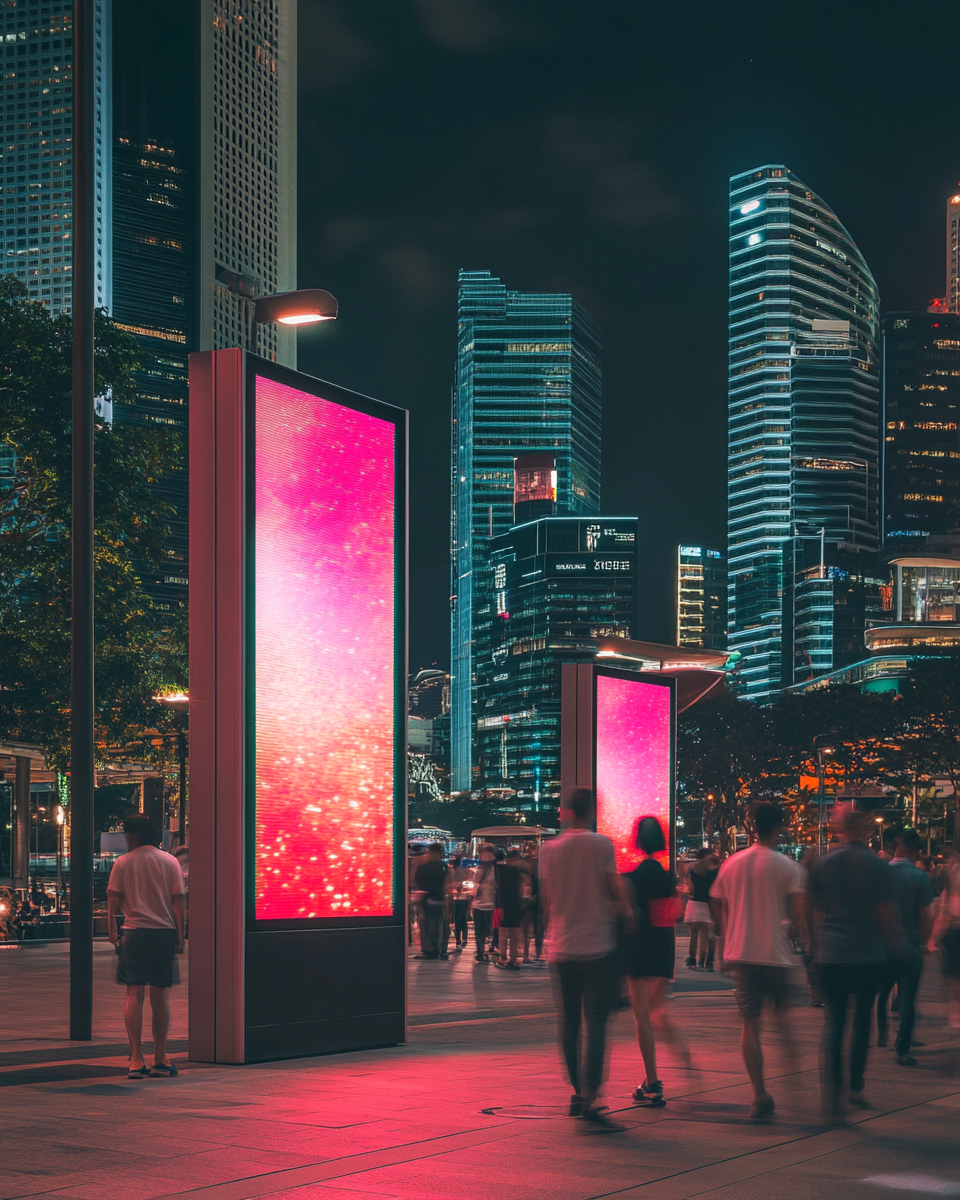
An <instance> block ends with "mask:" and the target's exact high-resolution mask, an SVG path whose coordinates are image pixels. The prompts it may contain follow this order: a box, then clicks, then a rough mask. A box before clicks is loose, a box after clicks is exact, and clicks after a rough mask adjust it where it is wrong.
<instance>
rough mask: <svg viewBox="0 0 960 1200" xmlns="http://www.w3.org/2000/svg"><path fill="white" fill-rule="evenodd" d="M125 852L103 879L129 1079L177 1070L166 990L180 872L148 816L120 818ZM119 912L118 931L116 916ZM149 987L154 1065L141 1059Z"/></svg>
mask: <svg viewBox="0 0 960 1200" xmlns="http://www.w3.org/2000/svg"><path fill="white" fill-rule="evenodd" d="M123 832H124V834H125V835H126V839H127V846H128V850H127V853H126V854H121V856H120V857H119V858H118V859H117V861H116V862H115V863H114V864H113V870H112V871H111V872H110V879H109V881H108V883H107V933H108V936H109V938H110V941H111V942H112V943H113V944H114V946H116V947H117V983H121V984H124V985H125V986H126V989H127V999H126V1004H125V1006H124V1011H123V1019H124V1024H125V1025H126V1028H127V1037H128V1039H129V1041H130V1066H129V1069H128V1071H127V1078H128V1079H146V1078H147V1077H148V1076H150V1075H154V1076H173V1075H176V1074H177V1068H176V1067H175V1066H174V1064H173V1063H172V1062H171V1061H170V1058H169V1057H168V1055H167V1033H168V1032H169V1029H170V999H169V997H170V988H171V987H173V986H174V984H177V983H179V982H180V973H179V970H178V966H177V955H178V954H182V953H183V931H184V914H185V911H186V902H185V899H184V886H183V875H182V874H181V871H180V866H179V864H178V862H177V860H176V859H175V858H174V857H173V855H172V854H167V853H166V852H165V851H163V850H161V849H160V848H159V847H158V846H157V845H156V835H155V833H154V831H153V826H152V822H151V821H150V818H149V817H144V816H133V817H127V818H126V820H125V821H124V822H123ZM120 913H122V914H123V932H122V934H121V933H120V932H119V930H118V923H117V916H118V915H119V914H120ZM145 988H149V989H150V1009H151V1013H152V1017H153V1021H152V1025H153V1068H152V1069H151V1068H150V1067H148V1066H147V1065H146V1063H145V1062H144V1058H143V1048H142V1045H141V1037H142V1030H143V1000H144V989H145Z"/></svg>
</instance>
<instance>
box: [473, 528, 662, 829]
mask: <svg viewBox="0 0 960 1200" xmlns="http://www.w3.org/2000/svg"><path fill="white" fill-rule="evenodd" d="M638 524H639V523H638V521H637V519H636V518H635V517H591V518H584V517H559V516H558V517H543V518H541V519H540V520H534V521H528V522H526V523H525V524H521V525H517V526H515V527H514V528H513V529H510V530H509V531H508V532H506V533H503V534H500V535H499V536H497V537H494V538H492V539H490V543H489V561H490V568H491V573H492V575H493V579H494V584H495V590H494V596H493V606H492V612H491V616H492V620H491V621H489V622H484V623H483V629H482V631H481V634H480V635H479V636H478V640H477V643H476V646H475V666H474V673H475V679H476V698H477V713H478V716H477V731H476V737H475V751H476V767H477V776H478V778H477V784H478V786H482V787H486V788H498V787H503V788H509V789H512V790H515V791H516V792H517V797H516V800H515V801H511V803H512V804H515V806H516V807H517V808H518V809H519V810H520V811H521V812H538V811H540V810H541V809H553V810H555V809H556V804H557V798H558V797H559V793H560V676H561V668H562V666H563V663H565V662H593V661H594V659H595V657H596V652H597V647H596V645H595V643H593V642H591V641H590V640H589V639H596V638H610V637H623V638H629V637H635V636H636V624H637V574H638V572H637V528H638Z"/></svg>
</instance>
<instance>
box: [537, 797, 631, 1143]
mask: <svg viewBox="0 0 960 1200" xmlns="http://www.w3.org/2000/svg"><path fill="white" fill-rule="evenodd" d="M560 816H561V823H562V825H563V826H564V830H563V832H562V833H561V834H560V836H559V837H556V838H553V839H552V840H551V841H548V842H544V844H543V847H542V849H541V850H540V895H541V899H542V902H543V911H544V926H545V933H546V937H545V945H546V951H547V958H548V960H549V962H550V965H551V967H552V968H553V971H554V977H555V979H556V991H557V995H558V999H559V1002H560V1003H559V1007H560V1009H561V1019H560V1045H561V1048H562V1050H563V1057H564V1060H565V1062H566V1065H567V1074H568V1075H569V1077H570V1084H571V1086H572V1087H573V1095H572V1096H571V1097H570V1110H569V1111H570V1116H571V1117H582V1118H583V1119H584V1120H585V1121H588V1122H589V1123H590V1124H592V1125H593V1126H594V1128H596V1129H604V1130H608V1131H614V1130H623V1128H624V1126H623V1125H619V1124H617V1123H616V1122H615V1121H611V1120H610V1118H609V1117H608V1116H607V1115H606V1113H605V1111H604V1110H603V1109H602V1108H598V1107H597V1104H596V1099H597V1093H598V1091H599V1090H600V1084H601V1082H602V1079H603V1064H604V1052H605V1045H606V1025H607V1017H608V1016H609V1013H610V1005H611V1003H612V1001H613V999H614V996H615V994H616V991H617V985H618V982H619V971H618V965H617V916H618V914H620V915H621V916H622V917H623V919H624V920H625V921H629V920H631V919H632V913H631V912H630V909H629V906H628V905H627V902H626V898H625V895H624V892H623V885H622V883H621V880H620V876H619V875H618V874H617V867H616V861H615V859H614V853H613V842H611V841H610V839H609V838H608V837H604V836H603V834H600V833H593V832H592V830H591V828H590V826H591V824H592V822H593V793H592V792H591V791H589V790H588V789H587V788H575V789H574V790H573V791H572V792H571V793H570V795H569V796H568V797H567V798H566V799H565V800H564V801H563V802H562V804H561V808H560ZM582 1025H586V1037H585V1039H584V1041H585V1043H586V1044H585V1046H584V1052H583V1055H582V1062H581V1038H580V1032H581V1026H582Z"/></svg>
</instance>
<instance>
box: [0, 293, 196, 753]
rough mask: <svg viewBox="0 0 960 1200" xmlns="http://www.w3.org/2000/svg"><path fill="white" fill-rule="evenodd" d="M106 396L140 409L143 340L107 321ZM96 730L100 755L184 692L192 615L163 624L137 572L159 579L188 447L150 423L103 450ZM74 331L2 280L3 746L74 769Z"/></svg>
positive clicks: (102, 346)
mask: <svg viewBox="0 0 960 1200" xmlns="http://www.w3.org/2000/svg"><path fill="white" fill-rule="evenodd" d="M95 336H96V354H95V382H96V391H97V394H98V395H107V394H112V396H113V399H114V400H115V401H121V402H126V403H130V402H132V401H133V400H134V381H133V371H134V369H135V367H136V363H137V344H136V342H135V340H134V339H133V338H132V337H130V336H129V335H128V334H126V333H124V332H123V331H122V330H120V329H118V328H117V327H116V325H114V324H113V322H112V321H110V319H109V318H108V317H107V316H106V315H105V314H103V313H102V312H101V313H98V314H97V317H96V323H95ZM94 446H95V450H94V453H95V462H96V482H95V508H96V526H95V581H96V606H95V614H94V621H95V634H96V643H97V649H96V719H97V725H98V741H99V742H100V743H101V744H107V743H125V742H127V741H129V740H130V739H131V738H132V737H134V736H137V731H138V730H142V729H143V728H144V727H145V726H147V725H151V724H154V725H155V724H157V723H158V722H163V721H164V720H167V719H168V718H167V717H166V716H165V715H164V714H163V713H158V712H157V711H156V708H157V706H155V705H151V702H150V696H151V694H152V693H153V692H154V691H155V690H157V689H162V688H165V687H182V686H184V685H185V683H186V610H185V609H184V610H183V611H182V612H179V613H175V614H174V615H173V619H172V620H171V617H170V615H169V614H165V613H161V612H160V611H159V610H157V609H156V608H155V607H154V606H153V604H152V603H151V601H150V598H149V596H148V595H147V593H146V591H145V590H144V588H143V584H142V581H141V579H140V574H139V571H140V570H141V569H142V567H144V566H146V567H158V566H160V565H161V563H162V562H163V559H164V541H165V538H166V534H167V528H168V524H169V520H170V516H171V509H170V508H169V506H167V505H165V504H163V503H162V502H160V501H159V500H158V498H157V494H156V490H155V488H154V485H155V484H156V483H157V482H158V481H160V480H161V479H163V478H164V477H165V476H166V475H168V474H169V473H170V472H172V471H173V470H175V469H176V468H177V467H178V466H179V465H180V463H181V459H182V453H183V451H182V446H181V444H180V442H179V439H178V438H177V437H176V436H175V435H173V434H171V433H170V431H169V430H166V429H163V428H154V427H153V426H147V425H142V424H127V425H114V426H110V425H107V424H105V423H103V424H99V425H98V426H97V429H96V433H95V438H94ZM70 449H71V321H70V318H69V317H68V316H59V317H57V318H51V317H50V314H49V313H48V312H47V310H46V309H45V308H44V307H43V306H42V305H41V304H37V303H33V302H31V301H29V300H28V299H27V297H26V290H25V288H24V287H23V285H22V284H20V283H19V282H18V281H17V280H16V279H15V278H14V277H13V276H10V275H6V276H3V277H2V278H0V630H2V633H0V680H2V686H0V735H2V736H5V737H7V738H11V739H15V740H20V741H25V742H33V743H37V744H39V745H41V746H43V748H44V750H45V752H46V754H47V756H48V758H49V760H50V762H51V763H52V764H54V765H56V766H58V767H65V766H66V765H67V763H68V759H69V728H70V711H69V710H70V515H71V497H70V486H71V472H70Z"/></svg>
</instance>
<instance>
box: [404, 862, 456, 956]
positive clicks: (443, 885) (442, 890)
mask: <svg viewBox="0 0 960 1200" xmlns="http://www.w3.org/2000/svg"><path fill="white" fill-rule="evenodd" d="M413 878H414V882H415V883H416V886H417V890H418V891H419V892H420V893H421V897H420V905H421V909H420V913H421V915H420V953H419V954H416V955H414V957H415V958H442V959H446V958H447V945H448V943H449V941H450V922H449V920H448V918H447V884H448V879H449V868H448V867H447V864H446V863H445V862H444V861H443V846H442V844H441V843H440V842H431V844H430V845H429V846H428V847H427V852H426V854H425V855H424V857H423V861H422V862H421V863H420V865H419V866H418V867H417V869H416V870H415V871H414V874H413Z"/></svg>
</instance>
